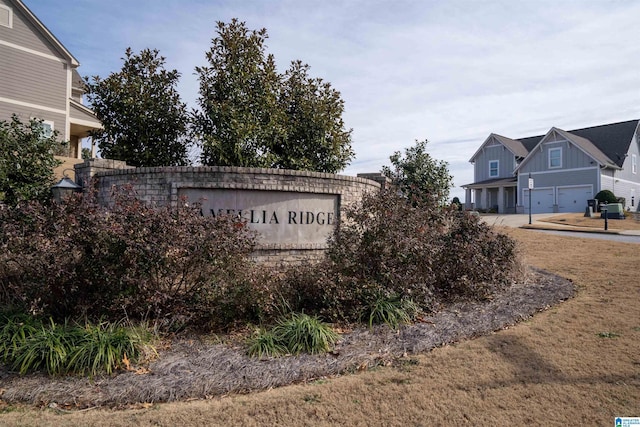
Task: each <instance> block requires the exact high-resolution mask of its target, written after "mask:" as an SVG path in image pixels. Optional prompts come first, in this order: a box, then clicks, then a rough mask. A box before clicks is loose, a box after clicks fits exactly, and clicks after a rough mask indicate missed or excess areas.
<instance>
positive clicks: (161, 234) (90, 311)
mask: <svg viewBox="0 0 640 427" xmlns="http://www.w3.org/2000/svg"><path fill="white" fill-rule="evenodd" d="M113 200H114V203H113V205H112V206H110V207H109V208H106V207H102V206H100V205H98V204H97V203H96V201H95V200H94V198H93V197H91V196H84V197H82V196H80V195H78V196H75V197H71V198H69V199H68V200H67V201H66V203H63V204H56V203H53V204H52V205H50V206H46V205H42V204H40V203H37V202H31V203H24V204H21V205H19V206H17V207H15V208H12V209H5V210H3V211H0V305H5V306H14V307H19V308H21V309H22V310H23V311H24V312H28V313H34V314H36V315H40V316H44V317H52V318H53V319H54V320H56V321H60V322H61V321H64V320H65V319H67V318H89V319H93V320H97V319H101V318H106V319H108V320H111V321H115V320H118V319H121V318H123V317H128V318H130V319H149V320H154V321H158V322H160V323H164V324H165V326H167V327H169V326H171V325H173V326H175V325H176V324H177V323H180V322H182V323H185V322H186V323H206V322H208V321H210V320H211V318H214V317H216V316H217V314H216V313H214V312H212V311H211V307H212V305H214V304H213V302H215V301H216V300H224V298H225V297H226V295H228V294H232V293H233V292H235V289H234V286H233V283H234V282H235V281H236V280H244V278H242V273H243V272H244V271H245V270H246V269H245V268H244V264H245V263H246V262H247V259H246V255H247V254H248V253H250V251H251V250H252V247H253V244H254V236H253V233H252V232H251V231H250V230H249V229H248V228H247V227H246V226H245V224H243V223H242V222H239V221H238V220H237V219H234V218H230V217H224V216H219V217H216V218H213V217H204V216H202V215H200V214H199V208H198V207H197V206H188V205H187V204H186V203H181V205H180V206H179V207H178V208H176V209H170V208H159V207H156V208H154V207H151V206H148V205H146V204H144V203H142V202H141V201H139V200H137V199H136V198H135V195H134V194H132V193H131V192H130V191H127V190H123V191H119V192H116V193H115V194H114V195H113Z"/></svg>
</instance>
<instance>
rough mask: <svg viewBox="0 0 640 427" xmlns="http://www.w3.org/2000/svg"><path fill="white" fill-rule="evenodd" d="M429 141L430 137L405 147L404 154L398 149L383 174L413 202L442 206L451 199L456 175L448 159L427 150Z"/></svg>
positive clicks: (383, 169) (383, 168) (384, 168)
mask: <svg viewBox="0 0 640 427" xmlns="http://www.w3.org/2000/svg"><path fill="white" fill-rule="evenodd" d="M427 143H428V141H427V140H426V139H425V140H424V141H416V144H415V146H413V147H410V148H406V149H405V150H404V157H403V156H402V153H400V152H399V151H396V152H395V153H394V154H393V155H392V156H391V157H389V159H390V160H391V165H392V166H391V167H389V166H383V167H382V173H383V174H384V175H385V176H387V177H389V178H390V179H391V180H392V182H393V183H394V184H395V185H396V186H397V187H398V189H399V190H400V191H401V192H402V194H403V195H404V196H405V197H407V198H408V199H409V200H411V201H412V203H436V204H439V205H442V204H445V203H446V202H447V200H448V198H449V190H450V189H451V187H452V186H453V181H452V180H453V177H452V176H451V175H450V174H449V169H448V164H447V162H445V161H443V160H437V159H434V158H433V157H431V155H429V153H427Z"/></svg>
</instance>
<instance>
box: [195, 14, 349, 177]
mask: <svg viewBox="0 0 640 427" xmlns="http://www.w3.org/2000/svg"><path fill="white" fill-rule="evenodd" d="M267 37H268V35H267V31H266V30H265V29H261V30H258V31H256V30H249V29H248V28H247V27H246V25H245V23H244V22H240V21H238V20H237V19H233V20H232V21H231V22H230V23H229V24H225V23H223V22H218V36H217V37H216V38H214V39H213V40H212V43H211V49H210V50H209V51H208V52H207V53H206V58H207V62H208V65H206V66H202V67H197V68H196V73H197V74H198V77H199V79H200V96H199V98H198V104H199V107H200V108H199V109H198V110H196V111H194V112H193V131H194V135H195V137H196V138H197V139H198V140H199V141H200V143H201V144H202V155H201V161H202V163H203V164H205V165H220V166H246V167H273V168H287V169H300V170H311V171H320V172H331V173H335V172H338V171H340V170H342V169H344V168H345V167H346V166H347V165H348V164H349V162H350V160H351V159H352V158H353V156H354V152H353V150H352V148H351V130H348V129H346V128H345V125H344V122H343V120H342V114H343V112H344V101H343V100H342V98H341V97H340V92H338V91H337V90H335V89H334V88H333V87H332V86H331V84H330V83H328V82H325V81H323V80H322V79H318V78H312V77H310V76H309V73H308V72H309V66H308V65H306V64H303V63H302V62H301V61H293V62H292V63H291V67H290V68H289V70H288V71H287V72H285V73H284V74H278V72H277V71H276V66H275V60H274V57H273V55H271V54H267V53H266V47H265V41H266V39H267Z"/></svg>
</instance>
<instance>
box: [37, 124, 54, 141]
mask: <svg viewBox="0 0 640 427" xmlns="http://www.w3.org/2000/svg"><path fill="white" fill-rule="evenodd" d="M40 126H42V136H43V137H44V138H50V137H51V135H53V130H54V129H53V122H52V121H51V120H43V121H42V123H41V124H40Z"/></svg>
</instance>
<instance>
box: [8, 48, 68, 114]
mask: <svg viewBox="0 0 640 427" xmlns="http://www.w3.org/2000/svg"><path fill="white" fill-rule="evenodd" d="M0 69H1V70H3V73H1V74H0V97H4V98H9V99H12V100H16V101H22V102H28V103H30V104H36V105H41V106H44V107H49V108H56V109H59V110H65V109H66V105H67V70H66V69H65V64H63V63H61V62H58V61H55V60H53V59H49V58H43V57H41V56H38V55H34V54H30V53H28V52H23V51H20V50H17V49H13V48H10V47H7V46H2V45H0Z"/></svg>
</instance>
